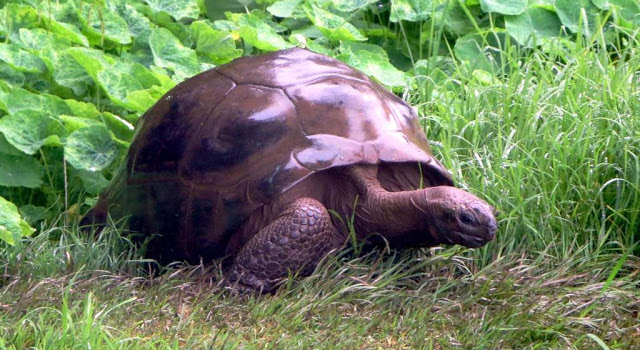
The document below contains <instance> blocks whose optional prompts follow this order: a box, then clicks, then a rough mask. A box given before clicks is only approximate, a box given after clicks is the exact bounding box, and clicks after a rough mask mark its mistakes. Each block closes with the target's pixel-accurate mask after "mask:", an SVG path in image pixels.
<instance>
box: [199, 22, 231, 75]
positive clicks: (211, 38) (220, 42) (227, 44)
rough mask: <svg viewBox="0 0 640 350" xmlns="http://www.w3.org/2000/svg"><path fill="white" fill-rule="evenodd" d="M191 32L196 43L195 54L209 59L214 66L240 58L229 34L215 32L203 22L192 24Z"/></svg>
mask: <svg viewBox="0 0 640 350" xmlns="http://www.w3.org/2000/svg"><path fill="white" fill-rule="evenodd" d="M191 32H192V33H193V38H194V39H195V42H196V52H198V53H200V54H202V55H205V56H207V57H209V58H210V59H211V60H212V61H213V62H214V63H216V64H223V63H227V62H229V61H231V60H233V59H234V58H237V57H240V56H242V50H240V49H238V48H236V42H235V40H234V39H233V35H232V34H231V32H227V31H221V30H215V29H213V28H212V27H211V26H209V25H208V24H207V23H206V22H204V21H197V22H193V23H192V24H191Z"/></svg>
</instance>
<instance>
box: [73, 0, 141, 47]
mask: <svg viewBox="0 0 640 350" xmlns="http://www.w3.org/2000/svg"><path fill="white" fill-rule="evenodd" d="M83 5H84V6H83V9H84V12H86V13H90V12H91V11H94V12H97V13H96V15H94V16H92V17H91V19H90V21H89V22H88V23H86V27H85V29H84V31H85V33H86V34H87V37H89V39H92V40H93V41H94V42H96V43H100V45H103V44H102V40H103V38H104V39H107V40H110V41H113V42H115V43H118V44H121V45H126V44H129V43H131V33H130V32H129V25H128V24H127V22H126V21H125V20H124V19H123V18H122V17H121V16H120V15H119V14H118V13H117V12H116V11H114V10H112V9H111V8H109V7H100V8H99V9H96V7H97V6H96V5H95V4H88V3H84V4H83Z"/></svg>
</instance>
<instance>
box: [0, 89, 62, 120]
mask: <svg viewBox="0 0 640 350" xmlns="http://www.w3.org/2000/svg"><path fill="white" fill-rule="evenodd" d="M0 102H1V103H4V105H5V106H2V105H0V108H2V109H4V110H5V111H7V112H8V113H10V114H13V113H16V112H18V111H21V110H25V109H31V110H34V111H39V112H42V113H46V114H51V115H61V114H71V110H70V109H69V106H68V105H67V104H66V103H65V101H64V100H63V99H61V98H60V97H58V96H54V95H47V94H34V93H32V92H29V91H27V90H23V89H13V90H11V91H10V92H9V93H6V94H3V95H0ZM3 107H6V108H3Z"/></svg>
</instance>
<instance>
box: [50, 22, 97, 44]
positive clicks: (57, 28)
mask: <svg viewBox="0 0 640 350" xmlns="http://www.w3.org/2000/svg"><path fill="white" fill-rule="evenodd" d="M49 28H50V29H51V31H52V32H54V33H56V34H59V35H60V36H62V37H65V38H67V39H69V41H71V42H72V43H74V44H79V45H82V46H89V40H88V39H87V37H86V36H84V35H83V34H82V33H81V32H80V30H79V29H78V28H76V27H74V26H73V25H71V24H69V23H58V22H56V21H50V22H49Z"/></svg>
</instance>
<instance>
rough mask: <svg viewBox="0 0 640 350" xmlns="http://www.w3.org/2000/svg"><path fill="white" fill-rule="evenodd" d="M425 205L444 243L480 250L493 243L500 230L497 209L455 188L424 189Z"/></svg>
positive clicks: (437, 236)
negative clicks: (496, 217) (496, 216)
mask: <svg viewBox="0 0 640 350" xmlns="http://www.w3.org/2000/svg"><path fill="white" fill-rule="evenodd" d="M421 192H422V193H421V194H420V196H424V197H425V201H424V202H423V203H416V205H417V206H421V207H422V209H423V211H424V212H425V214H426V215H427V218H426V219H428V220H429V221H431V224H430V225H429V226H430V228H431V229H430V230H429V231H430V232H431V234H432V235H433V236H434V237H433V238H434V239H435V240H437V241H440V242H442V243H448V244H460V245H463V246H466V247H470V248H477V247H481V246H483V245H485V244H486V243H488V242H489V241H491V240H492V239H493V238H494V237H495V234H496V231H497V229H498V226H497V223H496V219H495V215H496V210H495V208H493V207H492V206H490V205H489V204H487V203H486V202H485V201H483V200H482V199H480V198H478V197H476V196H475V195H473V194H471V193H469V192H466V191H464V190H461V189H459V188H455V187H451V186H438V187H432V188H427V189H424V190H421Z"/></svg>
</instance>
